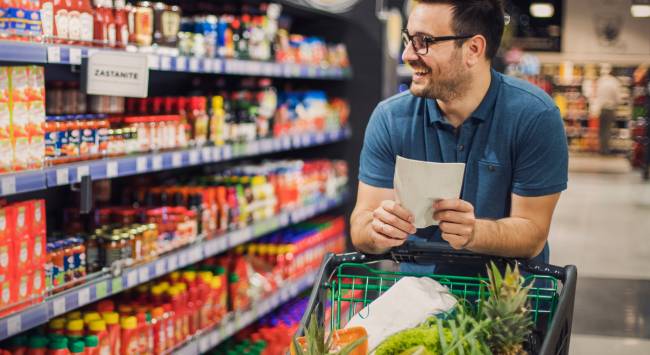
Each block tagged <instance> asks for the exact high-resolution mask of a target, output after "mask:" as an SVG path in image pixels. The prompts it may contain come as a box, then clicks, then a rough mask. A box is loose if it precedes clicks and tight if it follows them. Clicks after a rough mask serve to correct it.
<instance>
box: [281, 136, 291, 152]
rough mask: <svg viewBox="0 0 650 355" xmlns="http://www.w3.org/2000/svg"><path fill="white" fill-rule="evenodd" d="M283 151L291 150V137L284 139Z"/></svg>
mask: <svg viewBox="0 0 650 355" xmlns="http://www.w3.org/2000/svg"><path fill="white" fill-rule="evenodd" d="M282 149H284V150H288V149H291V137H289V136H284V137H282Z"/></svg>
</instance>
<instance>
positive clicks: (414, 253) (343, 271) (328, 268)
mask: <svg viewBox="0 0 650 355" xmlns="http://www.w3.org/2000/svg"><path fill="white" fill-rule="evenodd" d="M381 261H393V262H395V263H400V262H409V263H417V264H423V265H428V264H429V265H430V264H435V265H437V266H440V265H443V264H444V265H445V266H446V268H447V269H453V265H459V266H463V267H466V266H470V265H472V266H474V267H478V268H482V269H485V266H486V265H487V264H488V263H489V262H490V261H493V262H494V263H495V264H496V265H497V266H499V267H500V268H501V267H505V265H506V264H510V265H515V264H516V265H518V266H519V269H520V270H521V271H522V273H523V274H524V275H525V277H526V279H527V282H530V283H532V287H531V289H530V292H529V296H528V297H529V305H530V311H531V313H532V318H533V321H534V323H535V327H534V330H533V332H532V334H531V336H530V337H529V339H528V340H527V341H526V343H525V344H524V345H525V349H526V350H527V351H528V353H529V354H542V355H555V354H557V355H564V354H568V352H569V340H570V338H571V323H572V319H573V305H574V299H575V291H576V278H577V270H576V267H575V266H573V265H568V266H566V267H557V266H553V265H546V264H541V265H540V264H537V263H534V262H532V261H526V260H520V259H509V258H501V257H492V256H486V255H478V254H474V253H472V252H468V251H462V250H461V251H459V250H454V249H452V248H451V247H450V246H449V245H448V244H445V243H433V242H407V243H405V244H404V245H403V246H401V247H398V248H395V249H393V250H391V251H390V252H389V253H388V254H386V255H380V256H378V255H365V254H360V253H347V254H338V255H334V254H328V255H327V256H325V258H324V259H323V262H322V264H321V267H320V270H319V273H318V275H317V277H316V280H317V281H316V283H315V284H314V287H313V289H312V292H311V295H310V298H309V303H308V306H307V310H306V312H305V314H304V316H303V318H302V320H301V322H300V327H299V329H298V332H297V333H296V336H299V335H302V334H303V333H304V329H305V327H306V325H307V324H309V320H310V317H311V316H312V315H315V316H316V317H317V321H318V322H319V324H324V325H326V326H327V325H329V329H330V330H334V329H340V328H341V327H342V326H344V325H345V324H344V323H345V322H346V320H349V319H351V318H352V316H353V315H354V314H356V313H357V312H359V311H360V310H361V309H363V308H364V307H365V306H367V305H368V304H370V303H371V302H372V301H373V300H374V299H376V298H377V297H379V296H380V295H381V294H382V293H383V292H385V291H386V290H388V289H389V288H390V287H391V286H392V285H393V284H395V283H396V282H397V281H398V280H399V279H400V278H401V277H404V276H417V277H422V276H426V277H431V278H433V279H434V280H436V281H438V282H439V283H440V284H442V285H444V286H446V287H447V288H448V289H449V290H450V291H451V292H452V293H453V294H454V295H455V296H456V297H457V298H459V299H462V300H466V301H468V303H469V304H476V302H474V301H476V300H478V299H480V298H482V297H486V296H487V295H488V292H489V291H488V288H487V286H486V284H485V282H486V281H487V278H485V277H483V276H480V275H477V276H475V277H469V276H460V275H438V274H430V275H422V274H408V273H403V272H394V271H383V270H381V269H379V268H377V266H376V264H378V263H379V262H381ZM450 266H451V268H450ZM326 311H327V312H326Z"/></svg>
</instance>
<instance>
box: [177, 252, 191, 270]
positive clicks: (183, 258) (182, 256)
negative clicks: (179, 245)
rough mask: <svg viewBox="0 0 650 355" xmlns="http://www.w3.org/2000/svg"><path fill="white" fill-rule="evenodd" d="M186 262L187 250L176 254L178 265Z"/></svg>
mask: <svg viewBox="0 0 650 355" xmlns="http://www.w3.org/2000/svg"><path fill="white" fill-rule="evenodd" d="M187 264H189V262H188V261H187V252H182V253H180V254H178V266H180V267H184V266H185V265H187Z"/></svg>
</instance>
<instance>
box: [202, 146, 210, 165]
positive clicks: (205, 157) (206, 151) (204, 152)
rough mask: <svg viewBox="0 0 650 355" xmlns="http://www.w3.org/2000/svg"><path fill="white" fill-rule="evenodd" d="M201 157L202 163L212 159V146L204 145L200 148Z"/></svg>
mask: <svg viewBox="0 0 650 355" xmlns="http://www.w3.org/2000/svg"><path fill="white" fill-rule="evenodd" d="M201 159H203V162H204V163H207V162H211V161H212V148H209V147H204V148H201Z"/></svg>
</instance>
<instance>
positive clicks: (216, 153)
mask: <svg viewBox="0 0 650 355" xmlns="http://www.w3.org/2000/svg"><path fill="white" fill-rule="evenodd" d="M222 152H223V148H222V147H214V148H212V161H221V159H222V156H221V155H222Z"/></svg>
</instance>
